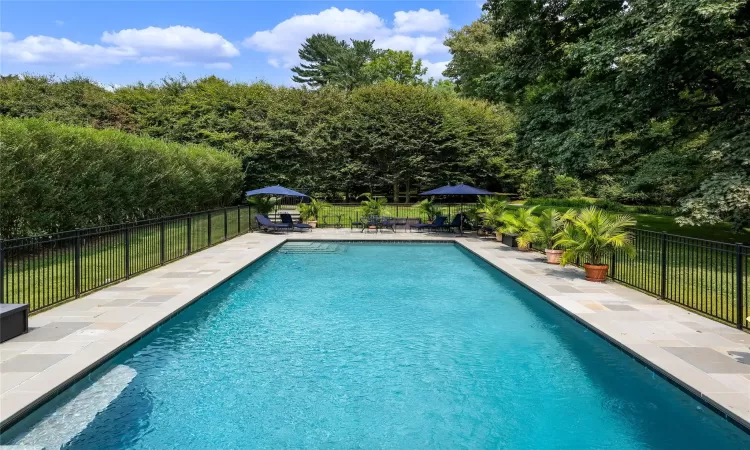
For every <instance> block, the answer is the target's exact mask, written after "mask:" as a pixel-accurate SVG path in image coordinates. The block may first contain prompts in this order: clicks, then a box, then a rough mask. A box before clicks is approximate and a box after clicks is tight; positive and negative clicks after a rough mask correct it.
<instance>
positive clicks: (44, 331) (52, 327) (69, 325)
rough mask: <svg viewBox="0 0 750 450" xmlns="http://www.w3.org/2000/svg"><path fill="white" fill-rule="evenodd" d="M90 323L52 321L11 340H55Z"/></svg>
mask: <svg viewBox="0 0 750 450" xmlns="http://www.w3.org/2000/svg"><path fill="white" fill-rule="evenodd" d="M89 325H91V322H52V323H50V324H48V325H45V326H43V327H39V328H34V329H32V330H29V332H28V333H26V334H22V335H20V336H18V337H16V338H14V339H13V342H51V341H57V340H60V339H62V338H64V337H65V336H68V335H69V334H72V333H73V332H75V331H76V330H80V329H81V328H84V327H87V326H89Z"/></svg>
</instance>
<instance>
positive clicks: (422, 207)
mask: <svg viewBox="0 0 750 450" xmlns="http://www.w3.org/2000/svg"><path fill="white" fill-rule="evenodd" d="M414 206H416V207H417V209H418V210H419V212H420V214H423V215H425V216H427V222H428V223H432V222H433V221H434V220H435V218H436V217H437V216H438V215H440V207H439V206H438V205H436V204H435V197H430V198H426V199H424V200H422V201H421V202H418V203H417V204H416V205H414Z"/></svg>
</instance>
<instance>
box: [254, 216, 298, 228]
mask: <svg viewBox="0 0 750 450" xmlns="http://www.w3.org/2000/svg"><path fill="white" fill-rule="evenodd" d="M255 221H256V222H258V228H260V229H261V230H265V231H268V232H271V231H273V230H291V229H292V227H291V226H290V225H289V224H288V223H273V222H271V220H270V219H269V218H268V217H266V216H264V215H263V214H256V215H255Z"/></svg>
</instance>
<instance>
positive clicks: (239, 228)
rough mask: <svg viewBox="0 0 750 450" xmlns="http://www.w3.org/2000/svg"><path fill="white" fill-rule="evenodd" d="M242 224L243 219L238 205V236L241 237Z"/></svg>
mask: <svg viewBox="0 0 750 450" xmlns="http://www.w3.org/2000/svg"><path fill="white" fill-rule="evenodd" d="M240 223H242V218H241V214H240V205H237V236H239V235H240V233H241V232H242V227H240Z"/></svg>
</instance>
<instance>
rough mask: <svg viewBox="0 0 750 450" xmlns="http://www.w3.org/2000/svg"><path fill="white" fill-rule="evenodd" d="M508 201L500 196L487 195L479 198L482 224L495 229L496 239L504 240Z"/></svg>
mask: <svg viewBox="0 0 750 450" xmlns="http://www.w3.org/2000/svg"><path fill="white" fill-rule="evenodd" d="M507 208H508V202H507V200H505V199H504V198H500V197H485V198H480V199H479V209H478V212H479V214H480V215H481V216H482V225H483V226H485V227H487V228H490V229H492V230H494V231H495V239H496V240H497V241H498V242H502V240H503V232H502V227H503V225H504V222H503V219H504V218H505V213H506V209H507Z"/></svg>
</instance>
